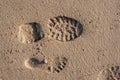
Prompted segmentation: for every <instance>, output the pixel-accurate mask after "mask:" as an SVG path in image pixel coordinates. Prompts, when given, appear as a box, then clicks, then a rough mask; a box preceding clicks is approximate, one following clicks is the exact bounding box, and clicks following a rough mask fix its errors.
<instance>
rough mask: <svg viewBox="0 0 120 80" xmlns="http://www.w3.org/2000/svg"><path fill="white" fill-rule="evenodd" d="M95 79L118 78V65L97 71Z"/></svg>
mask: <svg viewBox="0 0 120 80" xmlns="http://www.w3.org/2000/svg"><path fill="white" fill-rule="evenodd" d="M97 80H120V66H112V67H110V68H107V69H103V70H102V71H101V72H100V73H99V75H98V77H97Z"/></svg>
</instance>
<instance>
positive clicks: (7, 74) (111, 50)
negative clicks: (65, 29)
mask: <svg viewBox="0 0 120 80" xmlns="http://www.w3.org/2000/svg"><path fill="white" fill-rule="evenodd" d="M57 16H67V17H70V18H74V19H76V20H77V21H79V22H80V23H81V24H82V25H83V33H82V34H81V35H80V36H79V37H77V38H76V39H74V40H71V41H65V42H61V41H58V40H55V39H51V38H49V37H47V36H48V35H47V34H48V20H49V19H50V18H54V17H57ZM30 22H36V23H39V24H40V27H41V28H42V30H43V32H44V34H45V36H44V38H42V39H40V40H39V41H37V42H33V43H31V44H28V43H25V44H24V43H22V42H20V41H19V38H18V37H19V36H18V33H19V26H20V25H22V24H24V23H30ZM34 57H35V59H34ZM31 58H32V59H31ZM36 59H37V60H36ZM31 61H32V62H31ZM34 62H36V63H34ZM59 63H60V64H59ZM60 66H61V67H62V69H60V70H57V71H56V72H54V70H55V69H56V68H58V67H60ZM111 66H120V0H0V80H99V77H101V76H100V75H99V74H101V71H102V70H104V68H107V67H111ZM114 72H116V71H114ZM118 73H120V71H119V68H118ZM112 75H113V74H112ZM117 78H120V77H119V76H118V77H117ZM100 79H101V78H100ZM103 80H109V79H103Z"/></svg>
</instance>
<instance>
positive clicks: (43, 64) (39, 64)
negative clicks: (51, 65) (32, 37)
mask: <svg viewBox="0 0 120 80" xmlns="http://www.w3.org/2000/svg"><path fill="white" fill-rule="evenodd" d="M47 63H48V62H47V60H46V59H44V60H42V61H39V59H37V58H30V59H27V60H25V67H26V68H28V69H45V68H47V66H48V64H47Z"/></svg>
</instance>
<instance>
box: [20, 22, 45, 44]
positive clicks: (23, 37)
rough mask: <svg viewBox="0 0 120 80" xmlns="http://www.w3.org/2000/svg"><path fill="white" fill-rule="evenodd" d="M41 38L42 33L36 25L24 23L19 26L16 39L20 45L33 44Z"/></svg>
mask: <svg viewBox="0 0 120 80" xmlns="http://www.w3.org/2000/svg"><path fill="white" fill-rule="evenodd" d="M42 37H43V32H42V30H41V27H40V26H39V24H38V23H35V22H32V23H25V24H22V25H20V26H19V34H18V39H19V41H20V42H22V43H25V44H26V43H33V42H36V41H38V40H40V39H41V38H42Z"/></svg>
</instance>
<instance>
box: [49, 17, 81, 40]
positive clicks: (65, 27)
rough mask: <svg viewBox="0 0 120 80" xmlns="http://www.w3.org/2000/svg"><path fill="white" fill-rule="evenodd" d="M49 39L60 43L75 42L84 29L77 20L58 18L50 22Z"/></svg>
mask: <svg viewBox="0 0 120 80" xmlns="http://www.w3.org/2000/svg"><path fill="white" fill-rule="evenodd" d="M48 26H49V37H50V38H52V39H55V40H59V41H63V42H65V41H70V40H74V39H75V38H77V37H78V36H80V35H81V33H82V30H83V27H82V25H81V24H80V22H78V21H77V20H75V19H72V18H69V17H65V16H57V17H55V18H52V19H50V20H49V23H48Z"/></svg>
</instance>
